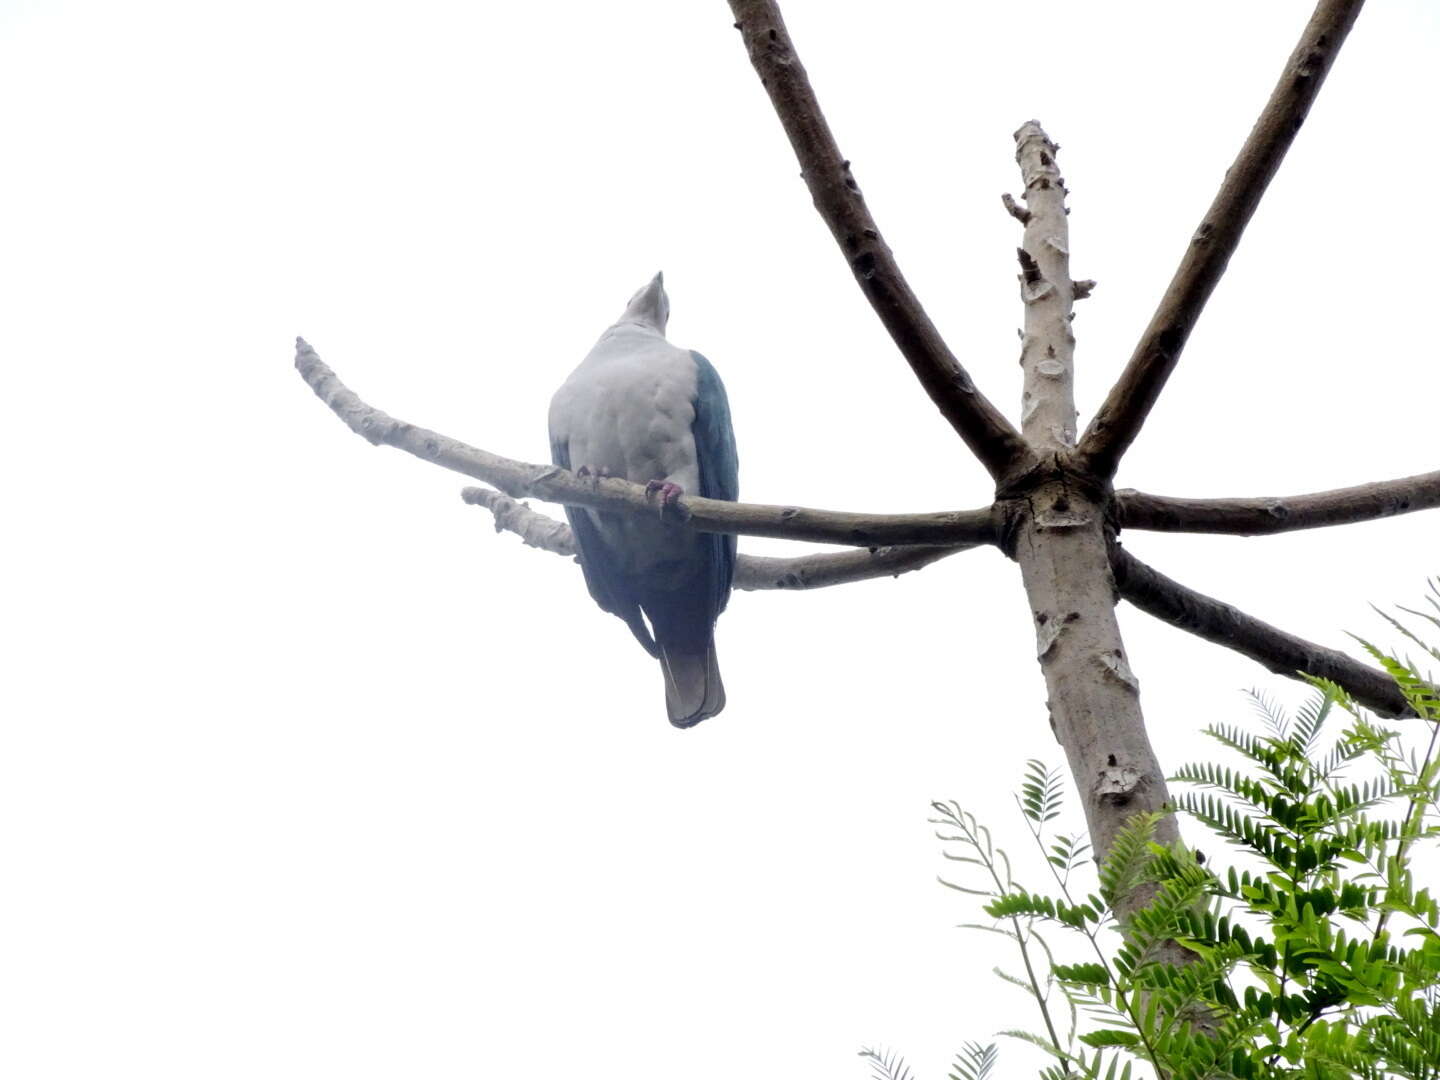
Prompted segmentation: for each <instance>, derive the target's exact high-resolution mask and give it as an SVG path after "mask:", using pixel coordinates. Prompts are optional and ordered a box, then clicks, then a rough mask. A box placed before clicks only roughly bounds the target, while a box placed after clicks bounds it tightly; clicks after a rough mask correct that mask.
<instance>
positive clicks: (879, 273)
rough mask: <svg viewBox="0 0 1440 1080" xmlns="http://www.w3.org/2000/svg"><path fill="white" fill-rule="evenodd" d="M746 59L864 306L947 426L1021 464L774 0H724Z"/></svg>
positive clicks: (1005, 469) (1004, 470)
mask: <svg viewBox="0 0 1440 1080" xmlns="http://www.w3.org/2000/svg"><path fill="white" fill-rule="evenodd" d="M730 10H731V11H733V12H734V13H735V20H736V21H735V26H736V28H737V29H738V30H739V31H740V32H741V35H742V36H743V38H744V41H745V48H746V51H747V52H748V53H749V55H750V62H751V63H752V64H753V65H754V66H755V71H756V73H757V74H759V76H760V81H761V83H763V84H764V86H765V90H766V91H767V92H768V93H769V95H770V101H771V103H772V104H773V105H774V107H775V112H776V114H777V115H778V116H779V118H780V123H781V124H782V125H783V126H784V128H785V134H786V136H788V137H789V139H790V145H791V146H792V147H793V148H794V150H795V156H796V157H797V158H798V159H799V161H800V168H801V172H802V175H803V177H804V179H805V184H806V186H807V187H808V188H809V189H810V195H811V198H812V199H813V200H814V202H815V209H816V210H818V211H819V213H820V216H821V217H822V218H823V219H824V220H825V224H826V225H828V226H829V227H830V232H831V233H832V234H833V235H834V237H835V242H836V243H837V244H839V245H840V250H841V251H842V252H843V253H844V255H845V259H846V261H847V262H848V263H849V264H850V270H851V272H852V273H854V275H855V281H856V282H857V283H858V284H859V286H860V289H861V291H862V292H863V293H864V294H865V297H866V299H868V300H869V301H870V306H871V307H873V308H874V309H875V314H876V315H878V316H879V317H880V321H881V322H882V323H884V325H885V329H886V330H888V331H889V332H890V336H891V338H893V339H894V341H895V344H896V346H897V347H898V348H899V349H900V352H901V354H902V355H903V356H904V357H905V359H906V360H907V361H908V362H909V364H910V367H911V369H912V370H913V371H914V372H915V375H916V377H917V378H918V379H919V380H920V383H921V385H922V386H924V388H925V392H926V393H928V394H929V395H930V399H931V400H932V401H933V402H934V403H935V405H936V407H937V408H939V410H940V412H941V413H942V414H944V416H945V418H946V419H947V420H948V421H949V422H950V425H951V426H952V427H953V428H954V429H955V430H956V432H958V433H959V435H960V437H961V438H962V439H964V440H965V444H966V445H967V446H969V447H970V450H971V452H972V453H974V455H975V456H976V457H977V458H978V459H979V460H980V462H981V464H983V465H984V466H985V468H986V469H987V470H988V471H989V472H990V475H991V476H993V477H995V478H996V479H997V480H999V479H1000V478H1002V477H1005V476H1008V475H1011V474H1013V473H1017V472H1023V471H1024V470H1025V468H1026V467H1027V463H1028V462H1029V460H1030V451H1029V449H1028V448H1027V447H1026V445H1025V443H1024V441H1023V440H1022V439H1021V438H1020V435H1019V433H1017V432H1016V430H1015V428H1014V427H1013V426H1011V424H1010V421H1009V420H1007V419H1006V418H1005V416H1004V414H1002V413H1001V412H1000V410H999V409H997V408H995V406H994V405H992V404H991V403H990V402H989V401H988V400H987V399H986V397H985V395H984V394H982V393H980V391H979V390H978V389H976V387H975V384H974V383H973V382H972V381H971V379H970V376H969V375H968V374H967V373H966V371H965V369H964V368H963V367H961V366H960V361H958V360H957V359H955V356H954V354H953V353H952V352H951V351H950V347H949V346H948V345H946V344H945V341H944V339H943V338H941V336H940V332H939V331H938V330H936V328H935V324H934V323H932V322H931V321H930V316H929V315H927V314H926V313H925V309H924V308H923V307H922V306H921V305H920V301H919V299H917V298H916V296H915V294H914V292H912V291H911V289H910V285H909V283H908V282H907V281H906V280H905V275H904V274H902V273H901V272H900V267H899V266H898V265H897V264H896V262H895V256H894V255H893V254H892V253H891V251H890V246H889V245H888V244H886V243H885V238H884V237H883V236H881V235H880V229H879V226H877V225H876V224H875V219H874V218H873V217H872V216H871V214H870V210H869V208H868V207H867V206H866V205H865V198H864V196H863V195H861V193H860V185H859V184H857V183H856V182H855V177H854V175H853V173H852V171H851V168H850V162H849V161H847V160H846V159H845V158H844V157H842V156H841V154H840V148H839V147H838V146H837V145H836V143H835V137H834V135H832V134H831V132H830V125H829V124H828V123H827V122H826V120H825V115H824V114H823V113H822V112H821V111H820V104H819V102H818V101H816V99H815V92H814V91H813V90H812V89H811V88H810V79H809V77H808V76H807V75H806V74H805V68H804V66H803V65H802V64H801V63H800V57H799V56H798V55H797V54H796V52H795V46H794V44H793V43H792V42H791V40H790V35H789V33H788V32H787V31H786V29H785V21H784V19H782V18H781V17H780V8H779V6H778V5H777V4H775V3H774V2H773V0H730Z"/></svg>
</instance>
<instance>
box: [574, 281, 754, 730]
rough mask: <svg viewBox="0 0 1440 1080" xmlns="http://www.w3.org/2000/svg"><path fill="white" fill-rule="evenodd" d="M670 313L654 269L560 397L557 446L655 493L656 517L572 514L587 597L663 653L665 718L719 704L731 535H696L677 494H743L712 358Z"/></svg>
mask: <svg viewBox="0 0 1440 1080" xmlns="http://www.w3.org/2000/svg"><path fill="white" fill-rule="evenodd" d="M669 317H670V299H669V297H668V296H666V295H665V284H664V276H663V274H656V275H655V277H654V279H652V280H651V281H650V283H649V284H648V285H646V286H645V287H644V288H643V289H641V290H640V291H639V292H637V293H636V294H635V295H634V296H633V297H632V298H631V299H630V303H629V305H628V306H627V307H626V308H625V313H624V314H623V315H621V316H620V319H619V321H618V322H616V323H615V325H614V326H612V327H610V329H608V330H606V331H605V332H604V333H603V334H601V335H600V340H599V341H597V342H596V343H595V347H594V348H593V349H591V350H590V355H588V356H587V357H585V359H584V361H583V362H582V363H581V364H580V366H579V367H578V368H576V369H575V371H574V373H573V374H571V376H570V378H569V379H567V380H566V382H565V385H564V386H562V387H561V388H560V389H559V391H558V392H557V393H556V394H555V397H554V399H553V400H552V401H551V403H550V453H551V460H553V461H554V463H555V464H556V465H559V466H560V467H561V468H563V469H572V470H574V471H575V472H577V473H581V474H590V475H596V476H618V477H621V478H622V479H625V480H631V481H633V482H635V483H637V484H645V485H646V486H647V487H648V488H649V490H650V491H651V492H652V493H654V494H656V495H657V496H658V500H657V502H658V512H657V514H656V516H655V517H654V518H653V519H651V518H640V517H636V516H634V515H620V514H607V513H603V512H599V511H594V510H588V509H585V508H583V507H578V506H575V507H572V506H567V507H566V508H565V515H566V517H568V518H569V519H570V527H571V529H572V530H573V531H574V534H575V546H576V547H577V548H578V549H579V552H580V565H581V567H582V568H583V569H584V571H585V584H586V585H587V586H589V589H590V595H591V596H592V597H594V598H595V602H596V603H597V604H599V605H600V607H601V608H602V609H603V610H605V611H608V612H611V613H612V614H614V615H618V616H619V617H620V618H621V619H623V620H624V621H625V623H626V625H628V626H629V627H630V630H631V632H632V633H633V634H634V635H635V639H636V640H637V641H639V642H640V644H641V645H643V646H644V647H645V650H646V651H647V652H649V653H650V655H651V656H654V657H656V658H657V659H658V660H659V661H660V669H661V672H662V674H663V675H664V678H665V708H666V710H667V711H668V712H669V714H670V722H671V723H672V724H674V725H675V726H676V727H691V726H693V725H695V724H698V723H699V722H700V721H701V720H704V719H705V718H706V717H710V716H714V715H715V714H716V713H718V712H719V711H720V710H721V709H723V708H724V707H725V686H724V684H723V683H722V682H721V681H720V667H719V664H718V663H717V661H716V659H715V619H716V618H717V617H718V616H719V614H720V612H722V611H724V610H725V604H726V602H727V601H728V600H729V598H730V584H731V581H732V579H733V578H734V575H735V537H734V535H733V534H721V533H700V532H694V531H693V530H691V529H689V528H686V527H684V526H681V525H678V524H675V523H673V522H671V521H667V520H665V510H666V508H667V507H668V506H669V505H670V504H672V503H673V502H674V500H675V499H676V498H678V497H679V496H680V495H681V494H682V493H683V492H690V493H691V494H695V495H703V496H705V497H706V498H709V499H730V500H734V499H737V498H738V497H739V494H740V491H739V487H740V485H739V465H738V460H737V458H736V454H735V432H734V430H733V429H732V427H731V424H730V404H729V401H728V400H727V399H726V396H725V386H724V384H723V383H721V381H720V376H719V375H717V374H716V373H715V369H714V368H713V367H712V366H711V365H710V361H708V360H706V359H705V357H703V356H701V355H700V354H699V353H698V352H695V351H693V350H691V349H680V348H677V347H675V346H674V345H671V344H670V342H668V341H666V340H665V324H666V322H667V321H668V319H669ZM647 620H648V626H647Z"/></svg>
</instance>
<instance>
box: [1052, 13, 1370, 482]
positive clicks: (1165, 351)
mask: <svg viewBox="0 0 1440 1080" xmlns="http://www.w3.org/2000/svg"><path fill="white" fill-rule="evenodd" d="M1363 2H1364V0H1320V3H1319V4H1318V5H1317V6H1316V8H1315V13H1314V14H1313V15H1312V16H1311V17H1310V22H1309V23H1308V24H1307V25H1306V27H1305V30H1304V32H1303V33H1302V34H1301V35H1300V42H1299V44H1297V45H1296V46H1295V51H1294V52H1293V53H1291V54H1290V59H1289V60H1288V61H1287V62H1286V64H1285V70H1284V71H1283V72H1282V73H1281V75H1280V81H1279V82H1278V83H1277V84H1276V86H1275V89H1274V91H1273V92H1272V93H1271V95H1270V100H1269V101H1268V102H1266V104H1265V108H1264V109H1263V110H1262V111H1261V113H1260V119H1258V120H1257V121H1256V122H1255V127H1254V128H1253V129H1252V130H1251V132H1250V136H1249V138H1247V139H1246V140H1245V145H1244V146H1243V147H1241V149H1240V153H1239V155H1238V156H1237V157H1236V158H1235V163H1234V164H1233V165H1231V166H1230V169H1229V171H1228V172H1226V174H1225V181H1224V183H1222V184H1221V185H1220V191H1219V193H1218V194H1217V195H1216V196H1215V201H1214V202H1213V203H1211V205H1210V209H1209V210H1208V211H1206V213H1205V217H1204V220H1202V221H1201V222H1200V227H1199V228H1197V229H1196V230H1195V233H1194V235H1193V236H1192V237H1191V239H1190V246H1189V247H1188V248H1186V250H1185V255H1184V257H1183V258H1182V259H1181V260H1180V266H1179V268H1178V269H1177V270H1176V271H1175V276H1174V278H1173V279H1172V280H1171V282H1170V286H1169V288H1167V289H1166V290H1165V295H1164V297H1162V298H1161V300H1160V306H1159V307H1158V308H1157V309H1156V311H1155V315H1154V317H1153V318H1151V320H1150V325H1149V326H1147V327H1146V328H1145V332H1144V333H1143V334H1142V335H1141V337H1140V343H1139V344H1138V345H1137V346H1136V348H1135V352H1134V354H1133V355H1132V356H1131V357H1130V362H1129V364H1128V365H1127V366H1126V368H1125V371H1124V372H1123V373H1122V374H1121V376H1120V378H1119V380H1118V381H1117V382H1116V383H1115V385H1114V386H1113V387H1112V388H1111V390H1110V393H1109V394H1108V395H1107V396H1106V398H1105V401H1104V404H1102V405H1101V406H1100V409H1099V410H1098V411H1097V412H1096V414H1095V417H1094V419H1092V420H1091V421H1090V426H1089V427H1088V428H1087V429H1086V431H1085V437H1084V438H1083V439H1081V441H1080V453H1081V456H1082V457H1083V458H1084V459H1085V460H1086V462H1087V467H1086V471H1087V472H1090V473H1092V474H1093V475H1095V476H1099V477H1102V478H1106V479H1108V478H1109V477H1111V476H1113V475H1114V474H1115V468H1116V466H1117V465H1119V463H1120V458H1121V457H1122V456H1123V455H1124V453H1125V451H1126V449H1127V448H1128V447H1129V446H1130V444H1131V443H1132V442H1133V441H1134V440H1135V436H1136V435H1138V434H1139V433H1140V426H1141V425H1142V424H1144V423H1145V418H1146V416H1148V415H1149V414H1150V409H1151V407H1152V406H1153V405H1154V404H1155V401H1156V399H1157V398H1159V396H1160V391H1161V390H1162V389H1163V388H1164V386H1165V381H1166V380H1167V379H1169V378H1170V373H1171V372H1172V371H1174V370H1175V364H1176V362H1177V361H1178V360H1179V359H1180V352H1181V350H1182V349H1184V348H1185V342H1186V340H1187V339H1188V338H1189V337H1190V331H1191V330H1192V329H1193V328H1194V326H1195V321H1196V319H1198V318H1199V316H1200V312H1201V311H1203V310H1204V308H1205V303H1206V301H1207V300H1209V299H1210V294H1211V293H1212V292H1214V291H1215V286H1216V284H1218V283H1219V281H1220V277H1221V275H1222V274H1224V273H1225V267H1226V265H1227V264H1228V263H1229V262H1230V256H1231V255H1232V254H1234V252H1235V248H1236V247H1237V246H1238V245H1239V243H1240V237H1241V234H1242V233H1244V231H1245V226H1246V225H1247V224H1248V223H1249V221H1250V216H1251V215H1252V214H1253V213H1254V212H1255V208H1256V207H1257V206H1258V205H1260V198H1261V196H1263V195H1264V194H1265V189H1266V187H1268V186H1269V184H1270V180H1271V178H1272V177H1274V175H1275V171H1276V170H1277V169H1279V168H1280V162H1281V161H1283V160H1284V158H1285V152H1286V151H1287V150H1289V149H1290V144H1291V143H1292V142H1294V141H1295V136H1296V134H1297V133H1298V132H1299V131H1300V125H1301V124H1302V123H1304V121H1305V115H1306V114H1307V113H1308V112H1309V111H1310V106H1311V104H1313V103H1314V101H1315V95H1316V94H1318V93H1319V92H1320V86H1321V84H1322V83H1324V81H1325V76H1326V75H1327V74H1329V71H1330V65H1331V63H1332V62H1333V60H1334V59H1335V56H1336V54H1337V53H1339V51H1340V46H1341V45H1343V44H1344V43H1345V36H1346V35H1347V34H1348V33H1349V32H1350V27H1351V25H1352V24H1353V23H1354V22H1355V17H1356V16H1357V15H1359V14H1360V8H1361V6H1362V4H1363Z"/></svg>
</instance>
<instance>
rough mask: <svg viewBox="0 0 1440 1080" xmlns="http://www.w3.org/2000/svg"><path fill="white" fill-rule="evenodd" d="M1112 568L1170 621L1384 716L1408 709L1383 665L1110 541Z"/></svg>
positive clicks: (1146, 607) (1125, 588)
mask: <svg viewBox="0 0 1440 1080" xmlns="http://www.w3.org/2000/svg"><path fill="white" fill-rule="evenodd" d="M1110 568H1111V570H1112V571H1113V572H1114V574H1115V585H1116V587H1117V588H1118V589H1119V590H1120V595H1121V596H1123V597H1124V598H1125V599H1126V600H1128V601H1130V603H1132V604H1134V605H1135V606H1136V607H1138V608H1139V609H1140V610H1141V611H1146V612H1149V613H1150V614H1151V615H1154V616H1155V617H1156V618H1157V619H1161V620H1162V621H1164V622H1167V623H1169V624H1170V625H1171V626H1175V627H1178V628H1179V629H1181V630H1188V631H1189V632H1190V633H1192V634H1195V635H1196V636H1197V637H1202V638H1204V639H1205V640H1206V641H1212V642H1214V643H1215V644H1216V645H1224V646H1225V647H1226V648H1227V649H1234V650H1235V651H1236V652H1238V653H1240V654H1241V655H1242V656H1248V657H1249V658H1250V659H1251V660H1254V661H1255V662H1256V663H1258V664H1260V665H1262V666H1263V667H1265V668H1266V669H1267V670H1269V671H1273V672H1275V674H1277V675H1284V676H1286V677H1287V678H1291V679H1295V678H1299V675H1298V673H1299V672H1304V673H1305V674H1307V675H1315V676H1318V677H1320V678H1322V679H1329V680H1331V681H1332V682H1336V683H1339V684H1340V685H1341V686H1343V687H1344V688H1345V689H1346V690H1347V691H1348V692H1349V694H1350V696H1351V697H1353V698H1354V699H1355V700H1356V701H1357V702H1359V703H1360V704H1361V705H1364V706H1365V707H1366V708H1367V709H1371V710H1373V711H1374V712H1377V713H1379V714H1380V715H1381V716H1403V715H1406V714H1408V712H1409V707H1408V706H1407V705H1406V703H1405V698H1404V697H1403V696H1402V695H1401V693H1400V691H1399V689H1398V688H1397V687H1396V686H1395V683H1394V681H1393V680H1392V679H1391V678H1390V676H1388V675H1386V674H1385V672H1383V671H1381V670H1379V669H1378V668H1372V667H1369V666H1368V665H1366V664H1362V663H1360V662H1359V661H1358V660H1355V659H1352V658H1351V657H1349V656H1346V655H1345V654H1344V653H1342V652H1338V651H1336V650H1335V649H1327V648H1325V647H1324V646H1322V645H1316V644H1315V643H1314V642H1310V641H1306V640H1305V639H1304V638H1299V637H1296V636H1295V635H1294V634H1287V633H1286V632H1285V631H1283V630H1279V629H1276V628H1275V627H1273V626H1271V625H1270V624H1269V623H1266V622H1262V621H1261V620H1259V619H1257V618H1255V617H1254V616H1253V615H1247V614H1245V612H1243V611H1241V610H1239V609H1238V608H1235V607H1232V606H1230V605H1229V604H1226V603H1224V602H1222V601H1220V600H1215V599H1212V598H1211V597H1208V596H1205V595H1204V594H1203V593H1198V592H1196V591H1195V590H1194V589H1187V588H1186V587H1185V586H1184V585H1181V584H1180V583H1179V582H1178V581H1173V580H1171V579H1170V578H1168V577H1166V576H1165V575H1164V574H1162V573H1160V572H1159V571H1158V570H1156V569H1154V568H1153V567H1151V566H1147V565H1146V564H1145V563H1143V562H1141V561H1140V560H1139V559H1137V558H1135V556H1133V555H1131V554H1130V553H1129V552H1128V551H1126V550H1125V549H1124V548H1122V547H1121V546H1120V545H1119V544H1112V545H1111V548H1110Z"/></svg>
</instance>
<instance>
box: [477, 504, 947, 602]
mask: <svg viewBox="0 0 1440 1080" xmlns="http://www.w3.org/2000/svg"><path fill="white" fill-rule="evenodd" d="M461 496H462V497H463V498H464V499H465V501H466V502H467V503H470V504H471V505H472V506H483V507H485V509H487V510H489V511H490V513H492V514H494V515H495V531H496V532H513V533H515V534H516V535H517V536H519V537H520V539H522V540H524V541H525V543H527V544H529V545H530V546H531V547H538V548H541V549H543V550H545V551H552V552H554V553H555V554H556V555H566V556H573V555H574V554H575V540H574V538H573V537H572V536H571V534H570V526H569V525H567V524H565V522H563V521H557V520H555V519H554V518H552V517H548V516H546V515H545V514H542V513H540V512H538V511H536V510H531V509H530V508H529V507H528V506H526V505H525V504H524V503H518V502H516V501H515V500H514V499H512V498H510V496H508V495H504V494H502V493H501V492H498V491H495V490H493V489H491V488H476V487H471V488H466V489H465V490H464V491H463V492H461ZM969 550H970V548H969V547H968V546H957V547H881V548H862V549H860V550H857V551H837V552H824V553H821V554H816V555H801V556H798V557H796V558H793V559H775V558H769V557H767V556H764V555H741V556H740V558H739V561H738V562H737V563H736V566H735V587H736V588H737V589H747V590H764V589H784V590H787V591H802V590H807V589H823V588H825V587H827V586H830V585H845V584H848V583H849V582H852V581H865V580H868V579H869V578H878V577H899V576H900V575H901V574H905V573H909V572H910V571H911V570H920V569H922V568H923V567H926V566H929V565H930V564H931V563H933V562H938V561H940V560H941V559H943V558H945V557H947V556H949V555H954V554H956V553H957V552H961V551H969Z"/></svg>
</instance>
